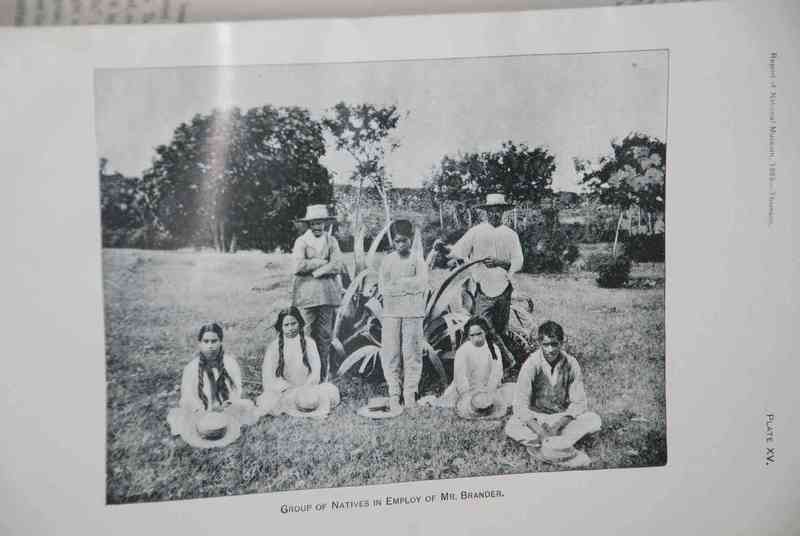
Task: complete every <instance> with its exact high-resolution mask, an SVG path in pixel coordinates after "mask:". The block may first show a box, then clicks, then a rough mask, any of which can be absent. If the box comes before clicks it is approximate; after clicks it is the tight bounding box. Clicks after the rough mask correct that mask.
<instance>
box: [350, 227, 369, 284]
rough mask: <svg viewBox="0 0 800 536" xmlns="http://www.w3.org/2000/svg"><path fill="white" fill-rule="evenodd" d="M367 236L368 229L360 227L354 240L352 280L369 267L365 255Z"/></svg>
mask: <svg viewBox="0 0 800 536" xmlns="http://www.w3.org/2000/svg"><path fill="white" fill-rule="evenodd" d="M366 234H367V230H366V228H365V227H364V226H363V225H361V226H359V227H358V230H357V231H356V234H355V237H354V238H353V265H352V275H351V276H350V277H351V279H352V278H354V277H355V276H356V274H359V273H361V272H362V271H363V270H364V269H365V268H366V267H367V263H366V260H365V254H364V238H365V237H366Z"/></svg>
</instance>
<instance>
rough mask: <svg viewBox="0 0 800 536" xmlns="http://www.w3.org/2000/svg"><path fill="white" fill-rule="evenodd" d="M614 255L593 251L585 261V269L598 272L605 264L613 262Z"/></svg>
mask: <svg viewBox="0 0 800 536" xmlns="http://www.w3.org/2000/svg"><path fill="white" fill-rule="evenodd" d="M613 260H614V256H613V255H611V253H592V254H591V255H589V256H588V257H586V260H585V262H584V266H583V267H584V270H586V271H587V272H596V271H598V270H599V269H600V267H601V266H602V265H604V264H608V263H611V262H612V261H613Z"/></svg>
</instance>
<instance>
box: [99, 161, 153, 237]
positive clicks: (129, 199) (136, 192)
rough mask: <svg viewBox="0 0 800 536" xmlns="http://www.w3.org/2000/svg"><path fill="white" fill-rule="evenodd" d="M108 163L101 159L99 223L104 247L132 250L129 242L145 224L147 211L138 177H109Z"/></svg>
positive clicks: (113, 174) (119, 174) (117, 175)
mask: <svg viewBox="0 0 800 536" xmlns="http://www.w3.org/2000/svg"><path fill="white" fill-rule="evenodd" d="M107 171H108V159H107V158H100V173H99V180H100V222H101V224H102V231H103V245H104V246H111V247H114V246H132V245H143V244H132V243H131V238H132V237H133V236H135V235H136V233H138V232H140V231H141V230H142V229H143V228H144V227H145V226H146V224H147V221H148V213H147V207H146V205H145V203H144V199H143V196H142V192H141V188H140V187H141V183H140V180H139V179H138V178H137V177H126V176H124V175H122V174H121V173H116V172H115V173H108V172H107Z"/></svg>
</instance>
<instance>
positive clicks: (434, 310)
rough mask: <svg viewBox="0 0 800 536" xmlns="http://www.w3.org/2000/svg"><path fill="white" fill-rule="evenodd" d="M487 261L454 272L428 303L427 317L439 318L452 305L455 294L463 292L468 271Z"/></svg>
mask: <svg viewBox="0 0 800 536" xmlns="http://www.w3.org/2000/svg"><path fill="white" fill-rule="evenodd" d="M485 260H486V259H479V260H476V261H472V262H468V263H466V264H463V265H461V266H459V267H458V268H456V269H455V270H453V271H452V272H451V273H450V275H448V276H447V278H446V279H445V280H444V281H443V282H442V284H441V285H440V286H439V288H438V289H437V290H436V292H435V294H434V297H433V299H432V300H431V301H430V302H429V303H428V305H427V307H426V309H425V316H434V317H435V316H439V315H440V314H441V313H442V312H443V310H444V308H446V307H447V306H448V305H449V304H450V302H451V301H452V299H453V297H454V295H455V293H456V292H460V291H461V288H462V287H461V283H463V279H464V278H465V277H469V275H470V274H469V273H467V270H469V269H470V268H472V267H473V266H475V265H476V264H479V263H482V262H484V261H485Z"/></svg>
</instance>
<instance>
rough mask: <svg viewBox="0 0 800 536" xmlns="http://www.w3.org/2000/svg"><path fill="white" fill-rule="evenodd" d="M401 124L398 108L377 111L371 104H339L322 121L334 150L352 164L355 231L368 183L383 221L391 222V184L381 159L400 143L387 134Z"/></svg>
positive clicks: (388, 107)
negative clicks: (355, 188) (378, 202)
mask: <svg viewBox="0 0 800 536" xmlns="http://www.w3.org/2000/svg"><path fill="white" fill-rule="evenodd" d="M399 121H400V113H399V112H398V111H397V106H394V105H392V106H386V107H378V106H375V105H373V104H359V105H354V106H351V105H348V104H345V103H344V102H339V103H338V104H336V106H334V107H333V109H331V110H330V111H329V115H328V116H327V117H325V118H324V119H323V120H322V124H323V125H324V126H325V128H327V129H328V130H329V131H330V132H331V134H332V135H333V137H334V139H335V140H336V150H337V151H345V152H346V153H348V154H349V155H350V156H351V157H352V158H353V160H354V161H355V168H354V169H353V173H352V174H351V176H350V179H351V180H352V181H354V182H356V183H357V184H358V193H357V200H356V215H355V218H354V224H355V227H356V228H358V225H359V223H360V215H359V211H360V205H361V202H360V201H361V189H362V188H363V185H364V182H365V181H367V182H368V183H369V184H372V186H373V187H374V188H375V190H376V191H377V193H378V195H379V196H380V198H381V201H382V202H383V208H384V212H385V216H386V221H387V222H388V221H389V220H390V219H391V213H390V209H389V196H388V191H389V190H390V189H391V181H390V179H389V177H388V176H387V174H386V167H385V164H384V158H385V156H386V153H387V151H388V152H390V153H391V152H393V151H395V150H396V149H397V148H398V147H400V143H399V142H398V141H397V140H396V139H391V138H390V137H389V134H390V133H391V131H392V130H393V129H395V128H397V123H398V122H399Z"/></svg>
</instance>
